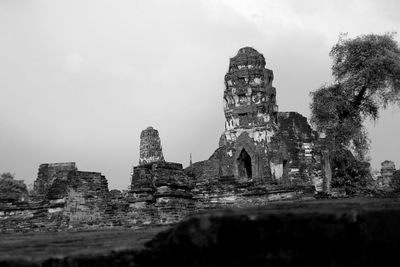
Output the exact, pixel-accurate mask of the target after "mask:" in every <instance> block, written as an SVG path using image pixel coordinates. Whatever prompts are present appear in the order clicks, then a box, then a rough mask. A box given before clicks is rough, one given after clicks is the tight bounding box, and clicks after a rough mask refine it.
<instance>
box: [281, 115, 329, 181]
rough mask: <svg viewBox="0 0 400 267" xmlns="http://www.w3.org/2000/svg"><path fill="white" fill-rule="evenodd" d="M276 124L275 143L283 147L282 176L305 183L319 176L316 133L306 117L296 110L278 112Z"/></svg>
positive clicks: (319, 161)
mask: <svg viewBox="0 0 400 267" xmlns="http://www.w3.org/2000/svg"><path fill="white" fill-rule="evenodd" d="M278 125H279V132H278V134H277V136H276V139H275V140H276V142H275V143H279V144H281V145H282V146H284V148H285V153H284V155H285V156H284V158H283V175H282V176H283V177H285V178H288V179H289V180H291V181H294V180H295V181H299V182H306V183H310V182H312V179H315V178H316V177H321V176H322V173H321V164H320V163H321V158H320V155H319V154H318V153H315V146H316V144H315V142H316V141H317V140H318V133H317V132H316V131H313V130H312V129H311V127H310V125H309V124H308V121H307V118H306V117H304V116H302V115H301V114H299V113H297V112H279V113H278Z"/></svg>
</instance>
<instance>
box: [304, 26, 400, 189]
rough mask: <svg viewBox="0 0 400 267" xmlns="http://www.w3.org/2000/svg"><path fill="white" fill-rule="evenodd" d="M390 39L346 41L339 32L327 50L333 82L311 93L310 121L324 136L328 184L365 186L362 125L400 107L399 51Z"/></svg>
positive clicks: (390, 35) (370, 37)
mask: <svg viewBox="0 0 400 267" xmlns="http://www.w3.org/2000/svg"><path fill="white" fill-rule="evenodd" d="M394 35H395V34H394V33H386V34H383V35H377V34H369V35H362V36H359V37H356V38H353V39H351V38H348V37H347V36H346V35H345V34H342V35H341V36H340V37H339V41H338V43H337V44H336V45H334V46H333V48H332V50H331V52H330V56H331V57H332V60H333V64H332V75H333V77H334V83H333V84H331V85H325V86H322V87H321V88H319V89H317V90H315V91H314V92H311V98H312V101H311V104H310V108H311V122H312V123H313V125H314V126H315V127H316V128H317V130H318V131H320V132H323V133H325V135H326V138H325V140H324V144H323V146H324V147H325V148H326V149H328V150H329V152H330V155H331V158H332V162H331V163H332V167H333V170H332V171H333V172H332V173H333V175H332V176H333V177H332V178H333V181H332V182H333V183H332V185H333V186H345V187H349V186H350V187H351V186H358V185H361V186H363V185H364V184H365V178H366V176H368V174H369V170H368V169H369V168H368V166H369V165H368V164H366V163H365V162H366V161H367V159H366V155H367V152H368V148H369V140H368V135H367V132H366V129H365V127H364V126H363V122H364V121H365V120H366V119H372V120H377V119H378V118H379V111H380V110H381V109H385V108H386V107H388V106H389V105H391V104H399V105H400V48H399V45H398V43H397V42H396V41H395V40H394ZM349 151H351V152H352V153H351V154H349Z"/></svg>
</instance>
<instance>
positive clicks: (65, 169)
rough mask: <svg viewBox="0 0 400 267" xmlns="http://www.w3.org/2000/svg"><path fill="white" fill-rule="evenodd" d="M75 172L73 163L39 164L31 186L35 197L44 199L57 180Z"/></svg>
mask: <svg viewBox="0 0 400 267" xmlns="http://www.w3.org/2000/svg"><path fill="white" fill-rule="evenodd" d="M77 170H78V169H77V167H76V164H75V162H64V163H44V164H41V165H40V166H39V171H38V176H37V179H36V180H35V181H34V184H33V190H34V194H35V196H36V197H38V198H41V199H44V198H45V197H46V195H47V194H48V191H49V189H50V188H51V187H52V185H53V182H54V181H55V180H57V178H60V179H64V178H65V177H67V176H68V173H69V172H71V171H77Z"/></svg>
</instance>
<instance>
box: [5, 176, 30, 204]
mask: <svg viewBox="0 0 400 267" xmlns="http://www.w3.org/2000/svg"><path fill="white" fill-rule="evenodd" d="M14 176H15V175H14V174H11V173H9V172H6V173H3V174H1V175H0V200H21V197H23V196H27V195H28V189H27V187H26V185H25V184H24V182H23V181H19V180H15V179H14Z"/></svg>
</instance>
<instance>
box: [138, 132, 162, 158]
mask: <svg viewBox="0 0 400 267" xmlns="http://www.w3.org/2000/svg"><path fill="white" fill-rule="evenodd" d="M158 161H164V156H163V153H162V148H161V140H160V136H159V135H158V131H157V130H156V129H154V128H153V127H147V129H145V130H143V131H142V133H141V134H140V157H139V164H140V165H142V164H146V163H151V162H158Z"/></svg>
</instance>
